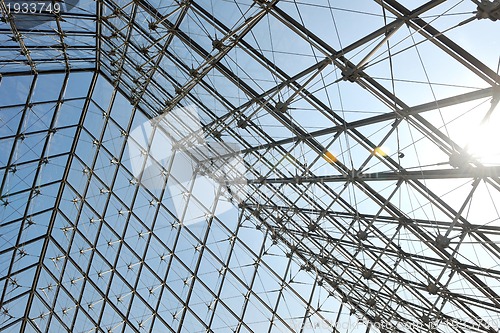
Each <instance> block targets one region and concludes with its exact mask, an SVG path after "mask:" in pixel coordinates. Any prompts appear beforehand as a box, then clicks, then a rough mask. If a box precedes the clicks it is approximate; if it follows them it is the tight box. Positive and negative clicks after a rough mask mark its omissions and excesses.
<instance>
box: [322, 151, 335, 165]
mask: <svg viewBox="0 0 500 333" xmlns="http://www.w3.org/2000/svg"><path fill="white" fill-rule="evenodd" d="M323 158H324V159H325V160H326V161H327V162H328V163H336V162H337V161H338V160H337V158H336V157H335V156H334V155H333V154H332V153H330V152H329V151H327V152H326V153H324V154H323Z"/></svg>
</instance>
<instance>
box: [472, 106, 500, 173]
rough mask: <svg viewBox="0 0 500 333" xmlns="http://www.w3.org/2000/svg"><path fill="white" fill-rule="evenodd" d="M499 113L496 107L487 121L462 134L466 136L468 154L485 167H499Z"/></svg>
mask: <svg viewBox="0 0 500 333" xmlns="http://www.w3.org/2000/svg"><path fill="white" fill-rule="evenodd" d="M499 112H500V110H499V107H498V106H497V107H496V110H493V112H492V114H491V117H490V118H489V119H488V120H487V121H485V122H484V123H481V124H479V125H477V126H475V127H473V128H472V129H471V130H465V131H464V133H463V135H465V136H466V142H467V145H466V149H467V151H468V152H469V154H471V155H472V156H473V157H475V158H477V159H478V160H479V161H480V162H481V163H483V164H486V165H492V164H494V165H500V116H499V115H498V113H499Z"/></svg>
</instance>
